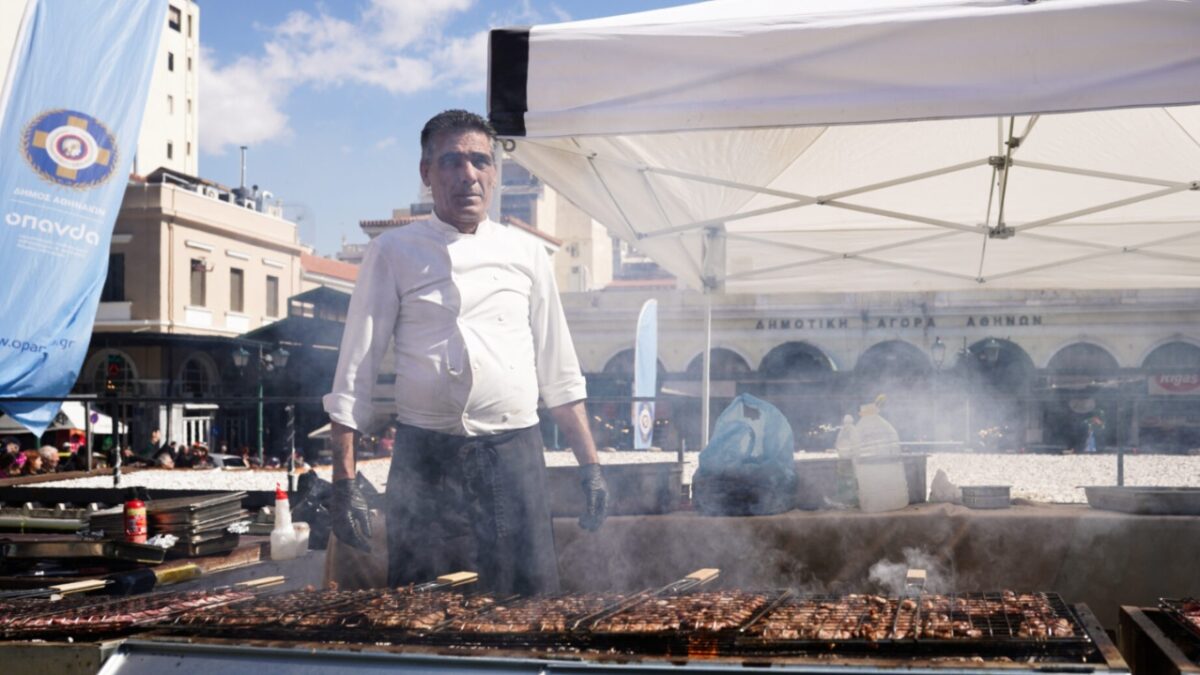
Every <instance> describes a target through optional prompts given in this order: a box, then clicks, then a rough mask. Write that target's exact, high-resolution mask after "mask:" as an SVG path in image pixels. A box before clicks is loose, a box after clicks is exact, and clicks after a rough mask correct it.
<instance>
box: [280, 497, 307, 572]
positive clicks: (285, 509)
mask: <svg viewBox="0 0 1200 675" xmlns="http://www.w3.org/2000/svg"><path fill="white" fill-rule="evenodd" d="M306 534H307V532H306ZM304 546H305V548H308V538H307V536H306V537H305V542H304ZM299 554H300V552H299V551H298V550H297V546H296V529H295V528H294V527H292V509H291V507H290V506H289V505H288V497H287V493H286V492H284V491H283V488H281V487H279V485H278V484H276V485H275V528H274V529H273V530H271V560H291V559H292V558H295V557H296V556H297V555H299Z"/></svg>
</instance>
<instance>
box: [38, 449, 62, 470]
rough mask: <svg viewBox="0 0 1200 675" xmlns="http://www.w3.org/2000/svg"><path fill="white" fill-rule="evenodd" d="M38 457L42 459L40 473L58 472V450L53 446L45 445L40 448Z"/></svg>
mask: <svg viewBox="0 0 1200 675" xmlns="http://www.w3.org/2000/svg"><path fill="white" fill-rule="evenodd" d="M38 455H39V456H40V457H41V458H42V468H41V469H40V470H39V471H38V473H55V472H56V471H58V460H59V457H58V448H56V447H54V446H53V445H43V446H42V447H40V448H38Z"/></svg>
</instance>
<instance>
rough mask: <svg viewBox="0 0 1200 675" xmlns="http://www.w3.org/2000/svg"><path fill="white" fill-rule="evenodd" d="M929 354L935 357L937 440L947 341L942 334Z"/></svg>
mask: <svg viewBox="0 0 1200 675" xmlns="http://www.w3.org/2000/svg"><path fill="white" fill-rule="evenodd" d="M929 355H930V356H931V357H933V440H935V441H936V440H937V438H938V431H939V430H940V428H941V423H942V419H941V417H942V415H941V411H942V410H941V409H942V405H941V400H940V398H939V395H940V394H941V379H942V364H943V363H945V362H946V343H945V342H942V338H941V336H938V337H935V338H934V339H933V344H932V345H930V347H929Z"/></svg>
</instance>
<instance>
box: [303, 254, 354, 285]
mask: <svg viewBox="0 0 1200 675" xmlns="http://www.w3.org/2000/svg"><path fill="white" fill-rule="evenodd" d="M300 267H301V269H303V270H304V271H305V272H309V273H311V274H321V275H324V276H327V277H333V278H334V279H343V280H345V281H356V280H357V279H358V265H355V264H352V263H348V262H343V261H341V260H334V259H333V258H324V257H321V256H318V255H309V254H307V253H301V254H300Z"/></svg>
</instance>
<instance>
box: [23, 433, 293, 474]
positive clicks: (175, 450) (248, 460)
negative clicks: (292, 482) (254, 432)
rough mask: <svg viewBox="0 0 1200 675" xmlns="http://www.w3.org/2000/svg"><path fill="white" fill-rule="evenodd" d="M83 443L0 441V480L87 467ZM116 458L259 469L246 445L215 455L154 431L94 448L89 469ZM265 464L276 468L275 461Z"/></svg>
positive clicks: (167, 465) (165, 465) (157, 464)
mask: <svg viewBox="0 0 1200 675" xmlns="http://www.w3.org/2000/svg"><path fill="white" fill-rule="evenodd" d="M85 446H86V444H85V443H84V442H83V439H82V436H80V437H78V438H76V437H75V436H72V437H71V440H70V442H66V443H63V444H62V447H61V448H56V447H55V446H53V445H43V446H41V447H39V448H28V449H23V448H22V445H21V442H20V440H18V439H17V438H16V437H13V436H9V437H6V438H4V439H2V440H0V450H2V452H0V478H17V477H21V476H35V475H40V474H49V473H56V472H65V471H82V470H85V469H86V468H87V461H86V458H85V455H84V452H86V447H85ZM118 457H119V458H120V462H121V465H122V466H127V467H134V466H136V467H154V468H160V469H207V468H218V467H224V466H243V467H256V466H260V462H259V460H258V456H257V455H256V453H254V452H253V451H252V450H251V449H250V447H249V446H242V447H241V448H239V449H238V450H237V452H236V453H231V452H230V450H229V447H228V446H227V445H225V444H224V443H222V444H221V445H220V446H219V448H218V450H217V451H216V452H210V451H209V448H208V446H207V445H205V444H204V443H180V442H177V441H170V442H167V443H164V442H163V440H162V432H161V431H159V430H158V429H154V430H153V431H152V432H151V433H150V441H149V442H148V443H146V445H145V446H143V447H141V448H138V449H135V448H134V447H133V446H130V445H125V446H119V445H113V446H111V447H108V446H106V447H105V449H103V450H101V449H99V448H97V449H96V451H95V452H93V454H92V468H94V469H99V468H109V467H111V466H113V465H114V464H115V463H116V462H117V460H118ZM271 459H272V460H274V461H273V462H269V463H268V465H274V466H279V465H280V461H279V460H278V459H277V458H271Z"/></svg>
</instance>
